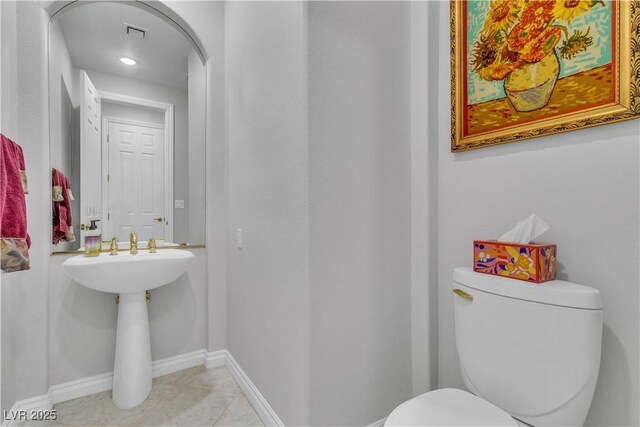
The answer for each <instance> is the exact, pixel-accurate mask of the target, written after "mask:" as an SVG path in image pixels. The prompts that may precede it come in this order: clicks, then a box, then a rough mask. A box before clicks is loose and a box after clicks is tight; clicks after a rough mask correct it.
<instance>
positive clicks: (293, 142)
mask: <svg viewBox="0 0 640 427" xmlns="http://www.w3.org/2000/svg"><path fill="white" fill-rule="evenodd" d="M408 21H409V5H408V4H407V3H404V4H398V3H341V4H337V3H329V2H326V3H325V2H313V3H308V4H300V3H284V2H270V3H261V4H260V3H230V4H227V5H226V66H227V68H226V76H227V89H228V92H227V97H228V98H227V107H228V110H227V114H228V115H227V117H228V122H227V126H228V128H227V130H228V137H229V140H228V149H229V202H230V203H229V218H230V220H229V223H230V226H229V231H228V232H229V239H228V242H229V249H228V250H229V264H228V325H229V326H228V331H229V350H230V352H231V353H232V354H233V355H234V357H235V358H236V359H237V360H238V362H239V363H240V365H241V366H242V367H243V369H244V370H245V371H246V372H247V374H248V375H249V377H250V378H251V379H252V380H253V381H254V383H255V384H256V385H257V387H258V388H259V389H260V390H261V392H262V393H263V394H264V395H265V397H266V399H267V400H268V401H269V403H270V404H271V405H272V406H273V407H274V409H275V411H276V412H277V413H278V415H279V416H280V417H281V418H282V419H283V421H284V422H285V423H286V424H293V425H308V424H312V425H365V424H369V423H371V422H374V421H376V420H377V419H380V418H382V417H384V416H386V415H387V414H388V412H389V411H391V410H392V409H393V408H394V407H395V406H396V405H397V404H399V403H400V402H401V401H402V400H404V399H406V398H408V397H410V396H411V385H412V384H411V339H410V335H411V321H410V315H411V314H410V308H411V306H410V300H411V290H410V281H411V275H410V267H411V265H410V248H411V237H410V221H411V218H410V209H411V185H410V164H411V163H410V128H409V125H410V121H409V112H410V90H409V89H410V86H409V77H410V76H409V29H408V25H407V24H408ZM307 70H308V74H307ZM307 126H308V131H307ZM237 228H242V229H243V231H244V248H243V249H242V250H238V249H237V248H236V247H235V246H236V229H237Z"/></svg>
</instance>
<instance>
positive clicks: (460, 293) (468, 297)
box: [453, 288, 473, 302]
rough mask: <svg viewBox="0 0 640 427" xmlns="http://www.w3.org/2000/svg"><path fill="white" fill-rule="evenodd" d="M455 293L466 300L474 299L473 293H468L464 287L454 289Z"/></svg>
mask: <svg viewBox="0 0 640 427" xmlns="http://www.w3.org/2000/svg"><path fill="white" fill-rule="evenodd" d="M453 293H454V294H456V295H458V296H459V297H460V298H462V299H464V300H466V301H469V302H471V301H473V295H470V294H468V293H466V292H465V291H463V290H462V289H457V288H456V289H454V290H453Z"/></svg>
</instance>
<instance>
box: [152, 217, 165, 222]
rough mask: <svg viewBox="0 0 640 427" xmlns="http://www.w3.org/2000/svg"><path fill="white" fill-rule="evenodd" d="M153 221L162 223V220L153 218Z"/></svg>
mask: <svg viewBox="0 0 640 427" xmlns="http://www.w3.org/2000/svg"><path fill="white" fill-rule="evenodd" d="M153 220H154V221H155V222H162V221H164V218H154V219H153Z"/></svg>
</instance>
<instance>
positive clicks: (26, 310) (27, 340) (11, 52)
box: [1, 2, 51, 410]
mask: <svg viewBox="0 0 640 427" xmlns="http://www.w3.org/2000/svg"><path fill="white" fill-rule="evenodd" d="M1 7H2V21H3V22H2V24H3V25H2V56H3V58H2V59H3V60H2V66H3V68H2V71H3V73H2V95H3V96H2V115H3V117H2V125H3V129H1V131H2V133H3V134H5V135H6V136H7V137H9V138H11V139H13V140H14V141H16V142H17V143H18V144H20V145H21V146H22V148H23V150H24V155H25V161H26V166H27V174H28V177H29V187H30V192H29V194H28V195H27V196H26V200H27V220H28V230H29V234H30V235H31V241H32V243H31V249H30V251H29V253H30V258H31V270H29V271H22V272H16V273H10V274H5V275H3V276H2V287H1V292H2V409H6V410H8V409H11V407H12V405H13V403H14V402H15V401H16V400H21V399H26V398H30V397H34V396H39V395H42V394H44V393H46V392H47V390H48V387H49V384H48V381H47V379H48V357H47V356H48V353H49V351H48V344H49V336H48V328H47V321H48V313H49V288H48V277H49V273H48V258H49V247H50V245H49V238H50V231H49V228H50V214H49V213H50V206H51V189H50V188H51V185H50V182H51V172H50V170H49V146H48V141H49V126H48V113H47V112H48V108H47V107H48V101H47V97H46V96H45V93H46V92H45V88H46V87H47V60H46V58H47V55H46V46H47V44H46V40H47V39H46V29H47V16H46V13H45V12H44V11H43V10H42V9H41V8H40V7H38V6H36V5H33V4H31V3H27V2H17V3H9V2H2V5H1ZM18 28H20V29H21V31H17V29H18ZM22 30H24V31H22ZM5 49H6V50H5ZM18 52H19V55H18ZM5 72H8V74H7V75H5ZM5 94H6V95H7V98H5Z"/></svg>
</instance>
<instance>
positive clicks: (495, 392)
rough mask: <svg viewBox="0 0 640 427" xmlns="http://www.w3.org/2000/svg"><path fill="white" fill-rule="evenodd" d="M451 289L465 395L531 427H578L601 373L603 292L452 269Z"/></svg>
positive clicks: (581, 423)
mask: <svg viewBox="0 0 640 427" xmlns="http://www.w3.org/2000/svg"><path fill="white" fill-rule="evenodd" d="M453 290H454V291H456V290H458V293H462V296H460V295H457V294H455V293H454V294H453V300H454V316H455V332H456V345H457V350H458V356H459V358H460V369H461V371H462V377H463V379H464V382H465V385H466V386H467V387H468V388H469V390H470V391H471V392H473V393H474V394H476V395H478V396H480V397H482V398H483V399H485V400H488V401H490V402H492V403H493V404H495V405H496V406H498V407H500V408H502V409H504V410H505V411H507V412H508V413H510V414H511V415H512V416H513V417H515V418H517V419H519V420H521V421H524V422H526V423H528V424H531V425H535V426H558V425H583V424H584V420H585V418H586V416H587V413H588V411H589V407H590V405H591V400H592V398H593V392H594V390H595V385H596V381H597V378H598V371H599V370H600V350H601V345H602V299H601V297H600V292H599V291H598V290H596V289H593V288H590V287H587V286H581V285H577V284H575V283H570V282H565V281H561V280H555V281H551V282H546V283H542V284H529V283H527V282H523V281H519V280H513V279H508V278H503V277H498V276H491V275H486V274H482V273H476V272H473V271H472V270H471V269H467V268H456V269H455V270H454V273H453ZM460 291H462V292H460ZM464 293H466V294H468V295H470V296H471V297H472V300H471V301H469V300H468V295H465V294H464Z"/></svg>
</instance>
